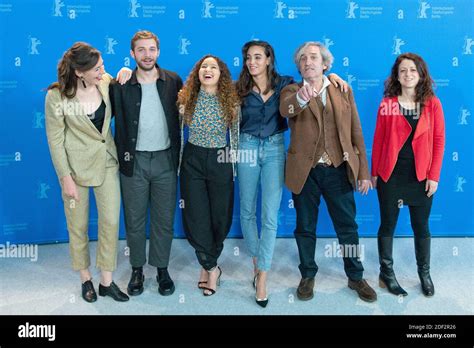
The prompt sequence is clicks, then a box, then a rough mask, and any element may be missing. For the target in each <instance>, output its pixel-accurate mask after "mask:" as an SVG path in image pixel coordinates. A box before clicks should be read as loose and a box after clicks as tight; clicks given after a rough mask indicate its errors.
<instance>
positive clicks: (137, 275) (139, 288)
mask: <svg viewBox="0 0 474 348" xmlns="http://www.w3.org/2000/svg"><path fill="white" fill-rule="evenodd" d="M144 281H145V276H144V275H143V267H132V276H131V277H130V281H129V282H128V286H127V293H128V294H129V295H130V296H137V295H140V294H141V293H142V292H143V282H144Z"/></svg>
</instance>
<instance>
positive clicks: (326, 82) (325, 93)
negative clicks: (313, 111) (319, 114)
mask: <svg viewBox="0 0 474 348" xmlns="http://www.w3.org/2000/svg"><path fill="white" fill-rule="evenodd" d="M330 84H331V81H329V79H328V78H327V76H326V75H323V87H321V90H320V91H319V92H318V91H317V90H315V89H313V91H314V93H316V96H319V95H321V101H322V102H323V105H324V106H326V98H327V96H328V91H327V88H328V86H329V85H330ZM306 85H309V83H308V82H307V81H306V80H303V86H306ZM296 100H297V101H298V104H300V107H302V108H304V107H305V106H306V105H308V103H309V100H308V101H307V102H305V101H304V100H303V99H301V98H300V96H299V95H298V94H296Z"/></svg>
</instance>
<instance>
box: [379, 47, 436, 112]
mask: <svg viewBox="0 0 474 348" xmlns="http://www.w3.org/2000/svg"><path fill="white" fill-rule="evenodd" d="M404 59H409V60H411V61H413V62H414V63H415V66H416V70H417V71H418V75H420V81H418V84H417V85H416V87H415V93H416V95H415V102H417V103H421V105H423V104H424V103H425V102H426V100H427V99H428V98H430V97H433V96H434V95H435V94H434V91H433V85H434V81H433V79H432V78H431V76H430V73H429V71H428V66H427V65H426V63H425V61H424V60H423V58H421V57H420V56H419V55H417V54H415V53H403V54H401V55H399V56H398V57H397V59H396V60H395V63H394V64H393V66H392V72H391V73H390V76H389V77H388V78H387V80H385V90H384V96H385V97H397V96H399V95H401V94H402V85H401V84H400V81H398V67H399V66H400V63H401V62H402V61H403V60H404Z"/></svg>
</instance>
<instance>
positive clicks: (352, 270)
mask: <svg viewBox="0 0 474 348" xmlns="http://www.w3.org/2000/svg"><path fill="white" fill-rule="evenodd" d="M321 195H322V196H323V197H324V200H325V201H326V205H327V207H328V211H329V215H330V217H331V220H332V223H333V225H334V229H335V230H336V234H337V238H338V240H339V244H340V245H341V247H343V248H344V250H354V251H355V252H353V253H352V255H347V254H343V262H344V270H345V272H346V275H347V277H348V278H349V279H351V280H355V281H357V280H361V279H362V276H363V272H364V268H363V266H362V263H361V261H360V257H359V256H360V255H359V254H358V250H359V235H358V232H357V228H358V226H357V223H356V221H355V216H356V207H355V201H354V191H353V189H352V185H351V184H350V182H349V179H348V178H347V170H346V164H345V163H343V164H341V165H340V166H339V167H337V168H334V167H323V166H320V165H318V166H316V167H315V168H312V169H311V171H310V173H309V176H308V178H307V180H306V182H305V184H304V186H303V190H302V191H301V193H300V194H293V201H294V203H295V208H296V230H295V239H296V244H297V245H298V252H299V255H300V265H299V269H300V272H301V276H302V277H303V278H313V277H314V276H315V275H316V273H317V272H318V266H317V264H316V261H315V260H314V254H315V249H316V224H317V222H318V212H319V204H320V201H321Z"/></svg>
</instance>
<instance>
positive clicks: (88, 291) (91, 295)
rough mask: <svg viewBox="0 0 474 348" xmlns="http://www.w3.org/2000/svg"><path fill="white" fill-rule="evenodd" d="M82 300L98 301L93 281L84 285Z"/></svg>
mask: <svg viewBox="0 0 474 348" xmlns="http://www.w3.org/2000/svg"><path fill="white" fill-rule="evenodd" d="M82 298H83V299H84V301H86V302H95V301H97V293H96V292H95V289H94V284H92V281H90V280H88V281H85V282H84V283H82Z"/></svg>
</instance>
